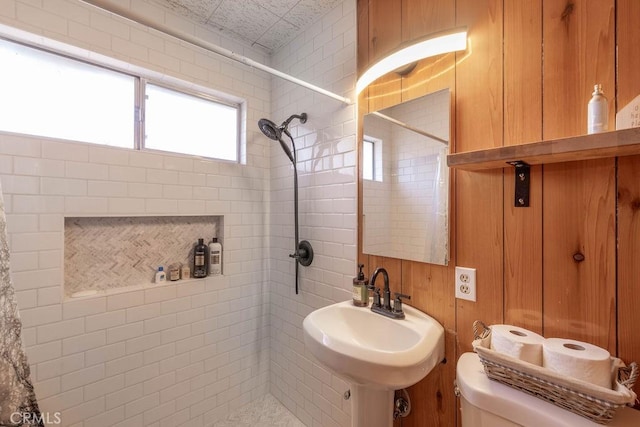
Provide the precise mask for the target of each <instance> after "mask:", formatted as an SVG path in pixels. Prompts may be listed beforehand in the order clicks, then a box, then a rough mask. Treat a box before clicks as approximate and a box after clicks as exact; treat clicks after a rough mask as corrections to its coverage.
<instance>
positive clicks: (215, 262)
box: [209, 237, 222, 276]
mask: <svg viewBox="0 0 640 427" xmlns="http://www.w3.org/2000/svg"><path fill="white" fill-rule="evenodd" d="M220 274H222V244H220V242H218V238H217V237H214V238H213V240H211V243H209V275H210V276H219V275H220Z"/></svg>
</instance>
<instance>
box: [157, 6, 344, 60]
mask: <svg viewBox="0 0 640 427" xmlns="http://www.w3.org/2000/svg"><path fill="white" fill-rule="evenodd" d="M152 1H153V2H154V3H156V4H158V5H160V6H162V7H165V8H167V9H169V10H171V11H173V12H175V13H177V14H179V15H181V16H184V17H186V18H190V19H191V20H194V21H196V22H198V23H201V24H204V25H206V26H209V27H211V28H214V29H217V30H219V31H221V32H222V33H224V34H227V35H229V36H230V37H232V38H234V39H236V40H241V41H244V42H248V43H250V44H251V45H252V46H256V45H258V46H260V47H262V48H264V49H265V50H266V51H267V52H269V53H271V52H273V51H275V50H277V49H278V48H279V47H281V46H283V45H284V44H286V43H288V42H290V41H291V40H293V39H294V38H295V37H296V36H297V35H298V34H299V33H300V32H302V30H303V29H305V28H306V27H308V26H309V25H311V24H312V23H314V22H316V21H317V20H318V19H319V18H320V17H321V16H323V15H324V14H325V13H327V12H328V11H329V10H331V9H332V8H333V7H335V6H336V5H337V4H338V3H340V2H341V1H342V0H152Z"/></svg>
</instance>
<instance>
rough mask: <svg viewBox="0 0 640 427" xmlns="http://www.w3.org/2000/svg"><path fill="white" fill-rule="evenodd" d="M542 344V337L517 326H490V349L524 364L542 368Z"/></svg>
mask: <svg viewBox="0 0 640 427" xmlns="http://www.w3.org/2000/svg"><path fill="white" fill-rule="evenodd" d="M543 342H544V338H543V337H542V336H540V335H538V334H536V333H535V332H532V331H529V330H527V329H524V328H520V327H518V326H512V325H493V326H491V349H492V350H495V351H497V352H499V353H502V354H506V355H508V356H511V357H515V358H516V359H520V360H522V361H524V362H529V363H533V364H534V365H538V366H542V344H543Z"/></svg>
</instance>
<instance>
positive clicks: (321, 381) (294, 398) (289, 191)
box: [225, 0, 357, 427]
mask: <svg viewBox="0 0 640 427" xmlns="http://www.w3.org/2000/svg"><path fill="white" fill-rule="evenodd" d="M355 6H356V2H355V1H353V0H345V1H344V2H342V4H340V5H338V6H337V7H336V8H334V9H333V10H332V11H331V12H329V13H328V14H327V15H325V16H324V17H323V18H322V19H321V20H320V21H318V22H316V23H315V24H313V25H311V26H309V28H308V29H307V30H306V31H305V32H304V33H303V34H301V35H300V36H299V37H297V38H296V40H294V41H293V42H291V43H290V44H288V45H286V46H284V47H283V48H281V49H280V50H279V51H278V52H277V53H276V54H275V55H274V57H273V66H274V67H275V68H276V69H279V70H282V71H284V72H286V73H290V74H293V75H295V76H297V77H300V78H302V79H305V80H307V81H309V82H312V83H314V84H317V85H319V86H321V87H323V88H326V89H328V90H331V91H333V92H335V93H338V94H341V95H344V96H349V97H353V96H354V93H353V89H354V85H355V80H356V78H355V74H356V56H355V54H356V46H355V43H356V33H355V28H356V10H355ZM302 112H305V113H307V114H308V116H309V118H308V120H307V122H306V123H305V124H300V123H299V122H298V121H297V120H294V121H293V122H292V124H291V127H290V129H291V131H292V135H293V136H294V138H295V141H296V148H297V149H298V172H299V185H300V190H299V191H300V195H299V198H300V238H301V239H306V240H309V241H310V242H311V243H312V245H313V249H314V253H315V258H314V260H313V263H312V264H311V266H309V267H300V293H299V294H298V295H296V294H295V290H294V277H295V276H294V274H295V273H294V272H295V269H294V264H293V263H292V262H290V261H289V260H288V254H289V253H291V252H292V251H293V247H294V238H293V236H294V233H293V218H292V213H293V169H292V167H291V164H290V162H289V159H288V158H287V157H286V155H285V154H284V153H283V152H282V150H281V148H280V147H279V146H278V144H272V145H273V146H272V148H271V165H272V173H271V212H272V217H271V224H270V230H271V232H270V235H271V269H270V278H271V280H270V286H271V341H270V343H271V346H270V348H271V370H270V378H271V393H272V394H273V395H274V396H275V397H276V398H277V399H278V400H280V401H281V402H282V403H283V404H284V405H285V406H286V407H287V409H289V410H290V411H291V412H292V413H293V414H295V415H296V416H297V417H298V418H299V419H300V420H301V421H302V422H303V423H304V424H305V425H307V426H316V427H331V426H343V427H344V426H349V425H351V415H350V414H351V402H350V401H347V400H344V399H343V393H344V392H345V391H346V390H347V389H348V388H349V385H348V383H346V382H344V381H343V380H341V379H340V378H338V377H336V376H335V375H332V374H331V373H330V372H328V371H327V370H325V369H324V368H323V367H322V366H320V365H318V364H317V362H316V361H315V360H314V359H313V357H312V356H311V354H310V353H309V352H308V350H306V349H305V346H304V340H303V332H302V320H303V319H304V317H305V316H306V315H307V314H308V313H310V312H311V311H313V310H315V309H317V308H320V307H323V306H325V305H328V304H332V303H334V302H338V301H344V300H347V299H349V298H350V297H351V280H352V279H353V276H354V274H355V272H356V269H355V267H356V243H355V242H356V226H357V218H356V212H357V210H356V182H357V176H356V173H357V172H356V171H357V169H356V156H355V149H356V135H355V132H356V124H355V105H349V106H347V105H344V104H342V103H340V102H338V101H334V100H332V99H330V98H327V97H325V96H322V95H319V94H316V93H314V92H311V91H309V90H307V89H304V88H301V87H299V86H296V85H293V84H291V83H288V82H284V81H281V80H273V90H272V117H271V119H272V120H274V121H275V122H278V123H279V121H281V120H284V119H286V118H287V117H289V116H290V115H291V114H300V113H302ZM285 141H287V140H286V139H285ZM225 221H226V218H225Z"/></svg>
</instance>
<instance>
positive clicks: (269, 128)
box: [258, 113, 307, 165]
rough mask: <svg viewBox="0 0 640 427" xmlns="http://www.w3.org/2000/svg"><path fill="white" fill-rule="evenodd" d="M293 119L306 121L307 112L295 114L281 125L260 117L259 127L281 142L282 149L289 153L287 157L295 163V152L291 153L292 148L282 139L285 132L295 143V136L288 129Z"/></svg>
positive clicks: (268, 135)
mask: <svg viewBox="0 0 640 427" xmlns="http://www.w3.org/2000/svg"><path fill="white" fill-rule="evenodd" d="M293 119H299V120H300V123H306V121H307V113H302V114H300V115H298V114H293V115H292V116H290V117H289V118H288V119H287V120H285V121H284V122H282V124H281V125H280V126H276V124H275V123H273V122H272V121H271V120H269V119H260V120H258V127H259V128H260V130H261V131H262V133H264V134H265V136H266V137H267V138H269V139H272V140H274V141H278V142H280V146H281V147H282V150H284V153H285V154H286V155H287V157H289V160H291V163H293V164H294V165H295V163H296V162H295V160H294V156H293V154H291V150H290V149H289V147H287V144H285V143H284V141H283V140H282V132H284V133H286V134H287V136H288V137H289V138H291V143H292V144H294V142H293V138H292V137H291V134H290V133H289V131H288V127H289V123H291V120H293ZM293 149H294V150H295V144H294V145H293Z"/></svg>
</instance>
